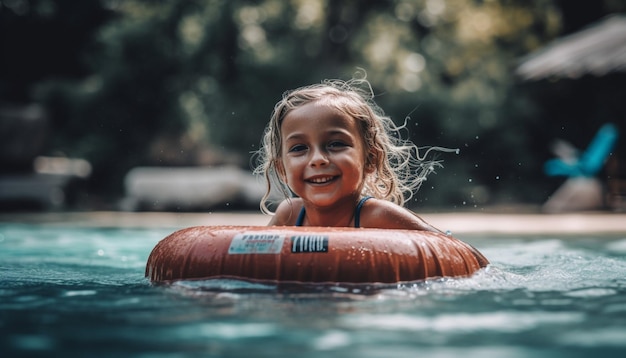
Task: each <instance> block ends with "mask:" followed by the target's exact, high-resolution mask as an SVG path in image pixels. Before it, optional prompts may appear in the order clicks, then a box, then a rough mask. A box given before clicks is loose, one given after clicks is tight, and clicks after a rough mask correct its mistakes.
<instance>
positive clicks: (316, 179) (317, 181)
mask: <svg viewBox="0 0 626 358" xmlns="http://www.w3.org/2000/svg"><path fill="white" fill-rule="evenodd" d="M331 179H332V177H327V178H315V179H311V181H312V182H314V183H316V184H320V183H325V182H327V181H330V180H331Z"/></svg>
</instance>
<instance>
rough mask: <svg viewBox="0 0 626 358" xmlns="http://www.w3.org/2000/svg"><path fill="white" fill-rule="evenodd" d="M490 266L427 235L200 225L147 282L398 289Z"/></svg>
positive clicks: (159, 253) (176, 240) (166, 248)
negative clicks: (233, 281)
mask: <svg viewBox="0 0 626 358" xmlns="http://www.w3.org/2000/svg"><path fill="white" fill-rule="evenodd" d="M488 263H489V262H488V261H487V259H486V258H485V257H484V256H483V255H482V254H481V253H480V252H478V251H477V250H476V249H474V248H473V247H472V246H470V245H468V244H466V243H464V242H462V241H460V240H458V239H456V238H454V237H452V236H446V235H443V234H437V233H432V232H425V231H410V230H388V229H354V228H320V227H278V226H275V227H267V226H260V227H255V226H197V227H190V228H187V229H182V230H179V231H176V232H174V233H172V234H171V235H169V236H167V237H166V238H164V239H163V240H161V241H160V242H159V243H158V244H157V245H156V246H155V247H154V249H153V250H152V252H151V253H150V257H149V258H148V262H147V265H146V277H149V279H150V280H151V281H152V282H171V281H176V280H197V279H212V278H222V279H240V280H246V281H253V282H266V283H305V284H309V283H316V284H317V283H347V284H365V283H400V282H410V281H419V280H424V279H427V278H434V277H462V276H470V275H472V274H473V273H474V272H476V271H477V270H479V269H480V268H481V267H485V266H486V265H487V264H488Z"/></svg>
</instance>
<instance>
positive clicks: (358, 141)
mask: <svg viewBox="0 0 626 358" xmlns="http://www.w3.org/2000/svg"><path fill="white" fill-rule="evenodd" d="M401 129H402V127H397V126H396V125H395V124H394V123H393V121H392V120H391V119H390V118H389V117H387V116H385V115H384V113H383V111H382V110H381V109H380V108H379V107H378V106H377V105H376V104H375V103H374V101H373V93H372V89H371V86H370V84H369V82H368V81H367V80H366V79H365V78H362V79H352V80H350V81H341V80H326V81H323V82H322V83H321V84H316V85H311V86H306V87H301V88H298V89H295V90H292V91H288V92H286V93H285V94H284V95H283V98H282V100H281V101H280V102H278V103H277V104H276V106H275V108H274V111H273V113H272V117H271V119H270V122H269V124H268V125H267V128H266V130H265V133H264V136H263V141H262V146H261V149H260V150H259V152H258V153H257V154H258V155H259V158H260V164H259V166H258V167H257V168H256V173H262V174H263V175H264V176H265V179H266V181H267V191H266V193H265V196H264V197H263V199H262V201H261V210H262V211H263V212H265V213H270V214H272V212H271V210H270V209H269V208H268V206H267V205H268V202H269V196H270V192H271V191H272V189H273V185H275V186H277V187H278V188H279V189H280V191H281V192H282V193H283V194H284V196H285V200H284V201H282V202H281V203H280V204H279V205H278V208H277V209H276V212H275V213H273V214H274V215H273V217H272V219H271V220H270V222H269V225H279V226H326V227H328V226H343V227H367V228H384V229H410V230H427V231H434V232H440V231H439V230H438V229H436V228H434V227H432V226H431V225H429V224H428V223H426V222H425V221H424V220H422V219H421V218H420V217H418V216H417V215H416V214H414V213H413V212H411V211H410V210H408V209H406V208H404V207H403V205H404V203H405V202H406V201H408V200H409V199H410V198H411V197H412V195H413V193H414V192H415V191H417V189H419V186H420V185H421V183H422V182H423V181H424V180H425V177H426V175H427V174H429V173H430V172H432V171H433V169H434V167H435V166H437V165H438V163H437V162H425V161H423V160H422V159H423V158H421V157H420V156H419V151H418V148H417V147H416V146H415V144H413V143H412V142H410V141H405V140H402V139H400V135H399V134H400V133H399V131H400V130H401Z"/></svg>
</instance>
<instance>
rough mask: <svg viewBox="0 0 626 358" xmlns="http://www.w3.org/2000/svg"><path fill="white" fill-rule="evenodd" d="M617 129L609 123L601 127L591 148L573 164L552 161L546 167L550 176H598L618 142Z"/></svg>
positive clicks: (558, 160)
mask: <svg viewBox="0 0 626 358" xmlns="http://www.w3.org/2000/svg"><path fill="white" fill-rule="evenodd" d="M617 136H618V133H617V127H616V126H615V125H614V124H613V123H607V124H605V125H603V126H602V127H600V129H599V130H598V133H597V134H596V136H595V137H594V138H593V140H592V141H591V143H590V144H589V147H587V149H586V150H585V151H584V152H583V153H582V154H581V155H580V156H579V157H578V158H577V160H575V161H573V162H572V163H568V162H565V161H563V160H561V159H550V160H548V161H547V162H546V163H545V165H544V172H545V173H546V174H547V175H548V176H567V177H592V176H594V175H596V174H597V173H598V172H599V171H600V169H601V168H602V166H603V165H604V162H605V160H606V158H607V157H608V156H609V154H610V153H611V150H612V149H613V147H614V146H615V143H616V142H617Z"/></svg>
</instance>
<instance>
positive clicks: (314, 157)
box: [310, 149, 328, 167]
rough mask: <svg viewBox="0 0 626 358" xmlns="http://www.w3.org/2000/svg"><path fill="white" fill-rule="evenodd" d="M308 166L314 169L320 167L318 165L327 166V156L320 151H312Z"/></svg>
mask: <svg viewBox="0 0 626 358" xmlns="http://www.w3.org/2000/svg"><path fill="white" fill-rule="evenodd" d="M310 164H311V166H314V167H316V166H320V165H326V164H328V156H327V155H326V153H325V152H324V151H323V150H321V149H313V150H312V151H311V160H310Z"/></svg>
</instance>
